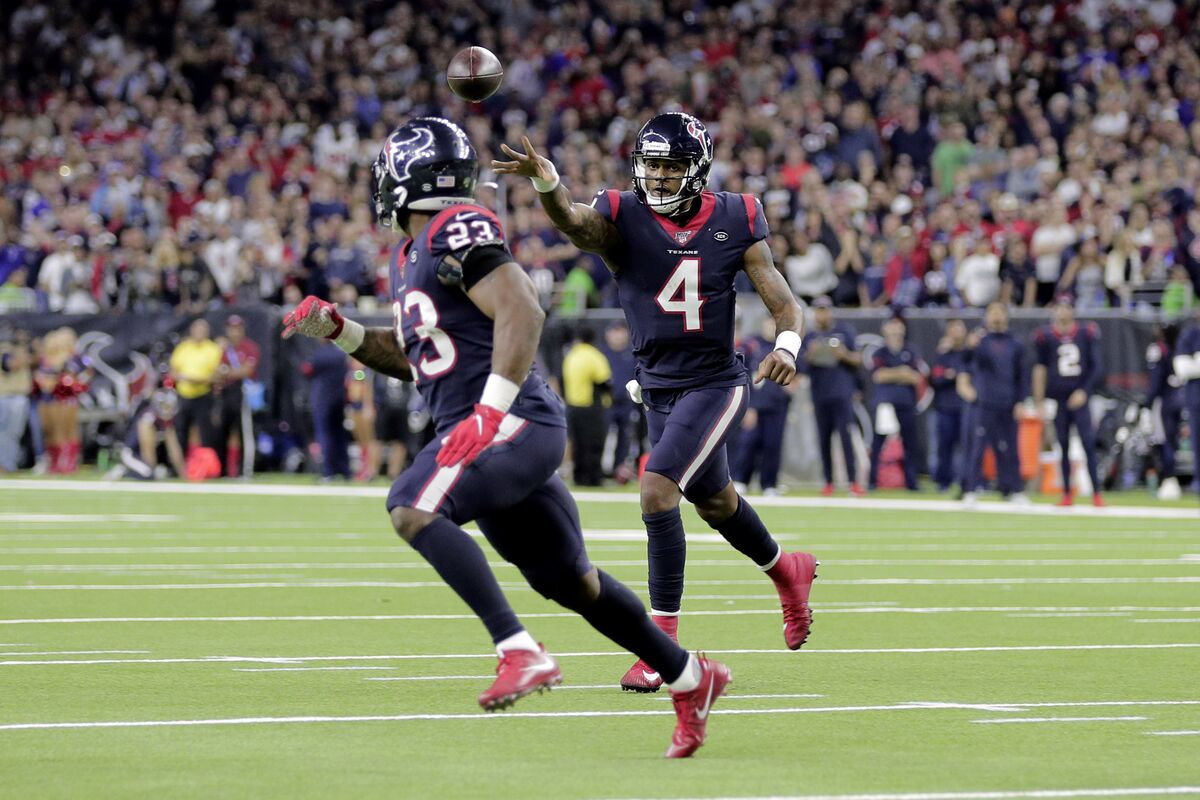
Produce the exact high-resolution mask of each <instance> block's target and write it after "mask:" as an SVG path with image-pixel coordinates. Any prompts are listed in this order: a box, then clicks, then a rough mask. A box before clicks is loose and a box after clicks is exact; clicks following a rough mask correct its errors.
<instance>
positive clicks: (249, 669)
mask: <svg viewBox="0 0 1200 800" xmlns="http://www.w3.org/2000/svg"><path fill="white" fill-rule="evenodd" d="M373 669H380V670H388V669H395V667H246V668H241V667H234V668H233V671H234V672H335V671H349V670H373Z"/></svg>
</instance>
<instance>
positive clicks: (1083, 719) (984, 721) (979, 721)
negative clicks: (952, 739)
mask: <svg viewBox="0 0 1200 800" xmlns="http://www.w3.org/2000/svg"><path fill="white" fill-rule="evenodd" d="M1147 719H1149V718H1148V717H1009V718H1005V719H973V720H971V722H973V723H976V724H978V725H1003V724H1009V723H1016V724H1021V723H1027V722H1028V723H1033V722H1145V721H1146V720H1147Z"/></svg>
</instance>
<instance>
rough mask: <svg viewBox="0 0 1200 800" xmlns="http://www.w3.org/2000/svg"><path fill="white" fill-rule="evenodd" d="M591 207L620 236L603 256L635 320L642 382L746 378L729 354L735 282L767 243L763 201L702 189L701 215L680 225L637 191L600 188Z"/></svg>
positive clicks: (691, 383)
mask: <svg viewBox="0 0 1200 800" xmlns="http://www.w3.org/2000/svg"><path fill="white" fill-rule="evenodd" d="M592 205H593V207H595V208H596V210H598V211H599V212H600V213H602V214H604V215H605V216H607V217H608V218H609V219H611V220H612V221H613V222H614V223H615V224H616V226H617V230H618V231H619V232H620V234H621V241H622V244H621V247H620V249H619V250H618V251H616V252H615V253H611V254H607V255H606V259H607V260H608V261H609V264H610V266H611V267H612V268H613V269H614V270H615V279H616V283H617V292H618V295H619V297H620V300H621V308H622V309H624V311H625V317H626V319H628V321H629V331H630V335H631V338H632V340H633V351H634V354H635V355H636V356H637V361H638V370H637V378H638V382H639V383H640V384H641V385H642V386H643V387H646V388H649V389H666V388H670V389H689V388H694V387H697V386H709V387H718V386H732V385H735V384H737V383H740V382H742V381H744V380H745V379H746V368H745V365H744V364H743V362H742V359H741V358H740V357H739V356H738V355H737V354H736V353H735V352H734V348H733V323H734V289H733V281H734V278H735V277H736V276H737V273H738V271H739V270H741V269H742V257H743V255H744V254H745V252H746V250H747V249H749V248H750V246H751V245H753V244H754V243H755V242H759V241H761V240H763V239H765V238H767V234H768V230H767V220H766V217H765V216H763V211H762V206H761V205H759V202H758V200H757V199H755V198H754V197H752V196H750V195H743V194H732V193H730V192H704V193H703V194H701V195H700V210H699V211H698V212H697V213H696V215H695V216H694V217H692V219H691V220H690V221H689V222H688V223H687V224H685V225H682V226H679V225H676V224H675V223H674V221H673V220H671V219H670V218H668V217H665V216H662V215H660V214H655V213H654V212H653V211H651V210H650V209H649V208H647V207H646V204H645V203H641V202H639V201H638V198H637V195H636V194H634V193H633V192H618V191H616V190H613V189H608V190H606V191H601V192H599V193H597V195H596V199H595V200H594V201H593V203H592Z"/></svg>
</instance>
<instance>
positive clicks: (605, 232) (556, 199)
mask: <svg viewBox="0 0 1200 800" xmlns="http://www.w3.org/2000/svg"><path fill="white" fill-rule="evenodd" d="M521 144H522V145H523V146H524V147H525V152H524V153H518V152H517V151H516V150H513V149H512V148H511V147H509V146H508V145H506V144H502V145H500V149H501V150H503V151H504V153H505V154H506V155H508V156H510V157H511V158H512V159H513V160H512V161H493V162H492V169H493V170H495V171H496V173H497V174H498V175H520V176H521V177H523V178H529V179H530V180H532V181H533V186H534V188H535V189H537V192H538V198H539V199H540V200H541V201H542V208H544V209H546V215H547V216H548V217H550V221H551V222H553V223H554V227H556V228H558V229H559V230H560V231H562V232H563V233H564V234H566V237H567V238H568V239H569V240H570V241H571V244H573V245H575V246H576V247H578V248H579V249H580V250H586V251H587V252H589V253H596V254H598V255H600V256H603V255H605V254H606V253H610V252H612V251H613V250H615V249H616V248H617V246H619V245H620V243H621V234H620V232H619V231H618V230H617V226H616V225H613V224H612V221H611V220H609V219H606V218H605V216H604V215H603V214H601V213H600V212H599V211H597V210H596V209H594V208H592V207H591V206H587V205H584V204H583V203H576V202H573V201H572V200H571V193H570V192H568V191H567V189H566V187H564V186H563V185H562V183H560V182H559V179H558V170H556V169H555V168H554V164H553V163H552V162H551V161H550V159H548V158H546V157H545V156H541V155H538V152H537V151H536V150H534V149H533V144H532V143H531V142H530V141H529V137H528V136H522V137H521Z"/></svg>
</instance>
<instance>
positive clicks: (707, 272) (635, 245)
mask: <svg viewBox="0 0 1200 800" xmlns="http://www.w3.org/2000/svg"><path fill="white" fill-rule="evenodd" d="M523 145H524V148H525V152H524V153H518V152H517V151H515V150H513V149H512V148H510V147H508V146H507V145H502V146H501V148H502V150H503V151H504V152H505V153H506V154H507V155H508V156H509V157H510V158H512V159H513V160H512V161H496V162H493V164H492V167H493V169H495V171H496V172H497V173H500V174H510V175H521V176H524V177H527V178H529V179H530V180H532V181H533V184H534V188H535V189H536V190H537V191H538V193H539V197H540V198H541V202H542V207H543V208H544V209H545V210H546V213H547V215H548V216H549V217H550V220H551V221H552V222H553V223H554V225H555V226H556V227H557V228H558V229H559V230H560V231H562V232H563V233H564V234H566V236H567V238H568V239H570V240H571V242H572V244H574V245H575V246H576V247H578V248H579V249H581V250H585V251H588V252H591V253H596V254H598V255H599V256H600V257H601V258H602V259H603V260H604V263H605V264H607V265H608V268H609V270H610V271H611V272H612V273H613V279H614V281H615V282H616V285H617V292H618V296H619V298H620V301H621V307H622V309H623V310H624V311H625V318H626V320H627V321H628V323H629V330H630V333H631V335H632V339H633V351H634V355H635V356H636V359H637V369H636V378H637V380H636V381H634V382H631V383H630V385H629V389H630V393H631V395H633V396H634V398H635V402H639V403H643V404H644V405H645V407H646V411H647V422H648V427H649V433H650V442H651V444H652V445H653V449H652V450H651V453H650V458H649V460H648V462H647V464H646V472H645V474H644V476H643V478H642V484H641V504H642V520H643V521H644V522H645V525H646V532H647V535H648V553H649V557H648V561H649V573H650V576H649V577H650V580H649V586H650V607H651V611H650V613H651V615H652V616H653V617H654V620H655V622H656V623H658V625H659V626H660V627H661V628H662V629H663V630H665V631H667V632H668V633H669V634H670V635H671V636H672V637H674V636H675V635H676V630H677V624H678V616H679V609H680V603H681V600H682V597H683V571H684V561H685V552H686V544H685V541H684V532H683V522H682V519H681V517H680V515H679V503H680V501H681V500H682V499H683V498H685V497H686V498H687V499H688V501H689V502H691V503H692V504H693V505H695V507H696V511H697V512H698V513H699V514H700V517H701V518H702V519H703V520H704V521H705V522H707V523H708V524H709V525H710V526H711V527H713V528H714V529H716V530H717V531H718V532H719V533H720V534H721V535H722V536H724V537H725V538H726V539H727V540H728V541H729V543H730V544H732V545H733V546H734V547H735V548H736V549H737V550H739V551H740V552H742V553H743V554H744V555H746V556H747V557H749V558H750V559H751V560H753V561H754V563H755V564H757V565H758V566H759V568H760V569H762V570H763V571H764V572H766V573H767V574H768V575H769V576H770V577H771V579H772V580H773V581H774V582H775V586H776V589H777V591H778V593H779V596H780V601H781V604H782V606H783V615H784V639H785V641H786V643H787V645H788V647H790V648H792V649H793V650H794V649H796V648H798V647H800V646H801V645H802V644H803V643H804V641H805V639H806V638H807V637H808V630H809V626H810V624H811V621H812V614H811V611H810V609H809V607H808V596H809V591H810V589H811V587H812V581H813V578H814V577H815V575H816V560H815V559H814V558H813V556H812V555H811V554H809V553H785V552H784V551H783V550H782V549H781V548H780V547H779V545H778V543H776V542H775V540H774V539H773V538H772V537H771V535H770V534H769V533H768V532H767V529H766V527H765V526H764V525H763V524H762V521H761V520H760V519H759V518H758V515H757V514H756V513H755V511H754V509H753V508H752V507H751V506H750V504H749V503H747V502H746V501H745V500H744V499H743V498H742V497H741V496H740V495H739V494H738V492H737V490H736V489H735V488H734V486H733V483H732V481H731V480H730V476H729V462H728V458H727V456H726V447H725V442H726V438H727V437H728V436H729V433H730V432H731V431H733V430H735V429H736V427H737V425H738V423H739V421H740V420H741V418H742V416H743V415H744V414H745V411H746V402H747V398H748V395H749V375H748V373H747V371H746V367H745V365H744V363H743V360H742V358H741V356H739V355H738V354H737V353H736V352H735V351H734V347H733V333H734V331H733V323H734V279H735V278H736V277H737V275H738V273H739V272H742V271H744V272H745V273H746V275H747V277H749V279H750V281H751V283H752V284H753V285H754V288H755V289H756V290H757V291H758V293H759V295H760V296H761V297H762V298H763V300H764V302H765V303H766V304H767V307H768V309H769V310H770V311H771V314H772V316H773V317H774V319H775V332H776V340H775V348H774V350H773V351H772V352H770V353H768V354H767V355H765V356H764V357H763V359H762V360H761V361H760V362H759V366H758V370H757V372H756V374H755V378H754V380H755V382H759V381H762V380H771V381H774V382H776V383H779V384H781V385H787V384H788V383H789V382H790V381H791V380H792V378H793V376H794V375H795V372H796V356H797V354H798V352H799V349H800V341H801V340H800V334H799V331H800V327H801V319H802V318H801V311H800V307H799V305H798V304H797V303H796V300H795V298H794V297H793V296H792V292H791V290H790V288H789V287H788V284H787V281H786V280H785V279H784V277H783V275H782V274H781V273H780V272H779V270H777V269H776V268H775V264H774V262H773V260H772V257H771V250H770V247H769V246H768V244H767V241H766V239H767V235H768V231H767V223H766V218H765V217H764V216H763V211H762V206H761V204H760V203H759V202H758V200H757V199H756V198H754V197H752V196H750V195H743V194H732V193H730V192H709V191H706V190H705V183H706V182H707V180H708V172H709V169H710V168H711V167H712V153H713V144H712V137H711V136H709V134H708V131H707V130H706V129H705V127H704V125H703V123H701V122H700V120H698V119H696V118H695V117H693V116H691V115H689V114H682V113H667V114H659V115H658V116H656V117H654V118H653V119H651V120H650V121H649V122H647V123H646V124H645V126H643V128H642V130H641V131H640V132H639V133H638V136H637V141H636V143H635V145H634V150H633V163H632V169H633V186H634V190H633V191H627V192H622V191H617V190H615V189H607V190H602V191H600V192H598V193H597V195H596V198H595V200H594V201H593V202H592V204H591V205H590V206H589V205H584V204H582V203H575V202H573V201H572V198H571V193H570V192H569V191H568V190H567V188H566V187H565V186H563V185H562V184H561V183H560V181H559V179H558V171H557V170H556V169H555V168H554V165H553V164H552V163H551V162H550V161H549V160H548V159H546V158H544V157H542V156H540V155H538V154H537V152H536V151H535V150H534V149H533V145H532V144H531V143H530V141H529V139H528V138H525V139H524V140H523ZM661 683H662V680H661V677H660V676H659V675H657V674H655V671H654V670H653V669H650V668H648V667H647V665H646V664H644V663H642V662H638V663H636V664H634V665H633V667H631V668H630V669H629V670H628V672H626V674H625V676H624V677H623V678H622V679H621V686H622V688H624V689H631V690H634V691H655V690H657V689H658V687H659V686H660V685H661Z"/></svg>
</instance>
